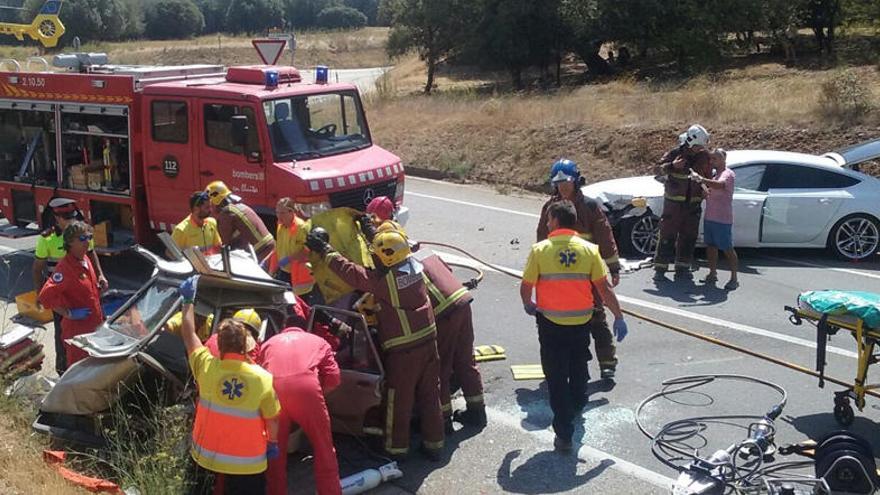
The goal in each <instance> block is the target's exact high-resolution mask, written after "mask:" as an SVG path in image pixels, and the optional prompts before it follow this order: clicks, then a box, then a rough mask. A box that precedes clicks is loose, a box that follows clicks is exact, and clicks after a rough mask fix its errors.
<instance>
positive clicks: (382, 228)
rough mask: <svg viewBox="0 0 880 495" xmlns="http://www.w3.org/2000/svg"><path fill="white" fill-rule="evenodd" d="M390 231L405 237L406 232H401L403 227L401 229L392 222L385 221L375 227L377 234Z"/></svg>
mask: <svg viewBox="0 0 880 495" xmlns="http://www.w3.org/2000/svg"><path fill="white" fill-rule="evenodd" d="M391 231H397V232H400V233H401V234H403V235H404V237H406V231H405V230H403V227H401V226H400V224H399V223H397V222H395V221H394V220H385V221H384V222H382V223H380V224H379V225H378V226H377V227H376V233H377V234H378V233H380V232H391Z"/></svg>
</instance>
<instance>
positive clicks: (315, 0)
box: [285, 0, 342, 28]
mask: <svg viewBox="0 0 880 495" xmlns="http://www.w3.org/2000/svg"><path fill="white" fill-rule="evenodd" d="M340 5H342V2H341V1H340V0H287V3H286V4H285V13H286V15H287V20H288V22H290V24H291V25H293V26H294V27H297V28H304V27H313V26H316V25H317V23H318V14H320V13H321V12H322V11H324V10H325V9H327V8H330V7H338V6H340Z"/></svg>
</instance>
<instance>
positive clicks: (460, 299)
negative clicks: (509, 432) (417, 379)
mask: <svg viewBox="0 0 880 495" xmlns="http://www.w3.org/2000/svg"><path fill="white" fill-rule="evenodd" d="M417 258H418V259H419V261H421V262H422V265H423V266H424V268H425V276H426V277H427V282H428V294H429V296H430V297H431V306H432V307H433V308H434V318H435V320H436V322H437V351H439V354H440V406H441V408H442V410H443V415H444V416H449V415H451V414H452V400H451V395H452V394H451V391H450V385H449V382H450V379H451V378H452V376H453V374H454V375H455V377H456V378H457V379H458V381H459V383H460V384H461V391H462V393H463V394H464V400H465V401H466V402H467V403H468V405H469V406H470V405H481V404H483V379H482V377H481V376H480V371H479V370H478V369H477V363H476V361H474V324H473V318H472V315H471V302H472V301H473V300H474V298H473V296H471V294H470V292H468V291H467V289H466V288H465V287H464V286H463V285H462V284H461V282H460V281H459V280H458V279H457V278H456V277H455V274H454V273H453V272H452V270H451V269H450V268H449V266H448V265H446V263H444V262H443V260H442V259H440V257H439V256H437V255H436V254H430V255H427V256H418V255H417Z"/></svg>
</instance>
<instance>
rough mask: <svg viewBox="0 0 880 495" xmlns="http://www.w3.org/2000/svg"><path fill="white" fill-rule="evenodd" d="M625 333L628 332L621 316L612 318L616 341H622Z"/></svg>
mask: <svg viewBox="0 0 880 495" xmlns="http://www.w3.org/2000/svg"><path fill="white" fill-rule="evenodd" d="M627 333H629V329H628V328H626V322H625V321H623V318H617V319H616V320H614V336H615V337H617V341H618V342H623V339H625V338H626V334H627Z"/></svg>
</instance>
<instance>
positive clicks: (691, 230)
mask: <svg viewBox="0 0 880 495" xmlns="http://www.w3.org/2000/svg"><path fill="white" fill-rule="evenodd" d="M708 145H709V133H708V132H707V131H706V129H704V128H703V127H702V126H700V125H696V124H695V125H692V126H690V127H689V128H688V130H687V131H686V132H685V135H684V144H682V145H680V146H679V147H678V148H675V149H673V150H671V151H669V152H667V153H666V154H665V155H663V158H661V159H660V165H659V166H658V167H657V170H656V172H657V173H658V176H661V177H663V178H664V179H665V180H664V185H663V189H664V191H663V194H664V199H663V215H662V216H661V217H660V239H659V241H658V243H657V252H656V254H655V255H654V280H655V281H657V282H660V281H664V280H666V271H667V270H668V269H669V264H670V263H671V262H672V261H673V258H674V261H675V277H676V278H677V279H685V280H690V279H692V278H693V274H692V273H691V264H692V262H693V257H694V246H695V244H696V242H697V235H698V234H699V229H700V215H701V213H702V206H701V204H702V202H703V198H704V197H705V188H704V186H702V185H701V184H699V183H698V182H696V181H694V180H692V179H691V177H690V171H691V170H693V171H694V172H695V173H696V174H698V175H700V176H702V177H705V178H707V179H709V178H711V177H712V171H711V167H710V165H709V152H708V150H707V149H706V147H707V146H708Z"/></svg>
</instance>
